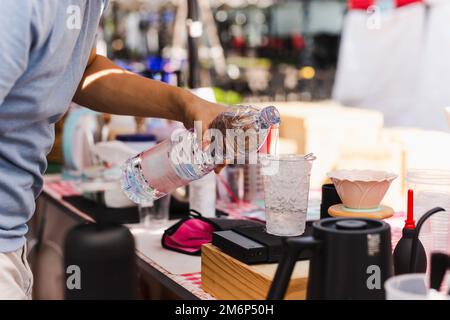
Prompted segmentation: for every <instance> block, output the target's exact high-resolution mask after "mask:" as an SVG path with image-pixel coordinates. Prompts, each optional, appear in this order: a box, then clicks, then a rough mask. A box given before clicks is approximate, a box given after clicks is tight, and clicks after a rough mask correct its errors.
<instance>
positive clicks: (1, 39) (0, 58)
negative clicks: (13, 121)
mask: <svg viewBox="0 0 450 320" xmlns="http://www.w3.org/2000/svg"><path fill="white" fill-rule="evenodd" d="M1 2H2V3H1V9H0V107H1V105H2V104H3V102H4V100H5V97H6V96H7V95H8V93H9V92H10V91H11V88H13V86H14V84H15V83H16V81H17V79H19V78H20V76H21V75H22V74H23V73H24V72H25V70H26V68H27V65H28V58H29V54H30V49H31V45H32V39H31V16H32V6H31V4H30V3H31V2H32V1H29V0H1Z"/></svg>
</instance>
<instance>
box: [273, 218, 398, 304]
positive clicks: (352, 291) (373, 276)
mask: <svg viewBox="0 0 450 320" xmlns="http://www.w3.org/2000/svg"><path fill="white" fill-rule="evenodd" d="M306 250H311V252H312V257H311V260H310V264H309V276H308V289H307V299H313V300H314V299H318V300H323V299H325V300H326V299H338V300H342V299H343V300H353V299H357V300H359V299H362V300H365V299H384V298H385V292H384V282H385V281H386V280H387V279H388V278H389V277H391V276H392V275H393V270H392V269H393V268H392V247H391V232H390V227H389V225H388V224H387V223H385V222H383V221H379V220H373V219H364V218H328V219H323V220H319V221H316V222H314V223H313V232H312V236H311V237H292V238H287V239H285V249H284V252H283V256H282V259H281V260H280V264H279V265H278V269H277V271H276V274H275V277H274V280H273V282H272V286H271V288H270V290H269V294H268V297H267V298H268V299H269V300H278V299H283V298H284V295H285V293H286V290H287V287H288V284H289V280H290V277H291V275H292V272H293V270H294V266H295V263H296V262H297V260H298V257H299V255H300V254H301V253H302V252H304V251H306Z"/></svg>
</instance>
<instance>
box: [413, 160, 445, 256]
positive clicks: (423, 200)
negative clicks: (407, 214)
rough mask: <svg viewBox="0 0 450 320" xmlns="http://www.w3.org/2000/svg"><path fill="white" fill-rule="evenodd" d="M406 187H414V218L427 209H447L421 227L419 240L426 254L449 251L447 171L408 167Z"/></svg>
mask: <svg viewBox="0 0 450 320" xmlns="http://www.w3.org/2000/svg"><path fill="white" fill-rule="evenodd" d="M407 182H408V189H412V190H413V191H414V220H416V222H417V221H418V220H419V219H420V217H421V216H422V215H423V214H424V213H425V212H427V211H428V210H430V209H432V208H435V207H442V208H444V209H445V210H446V211H445V212H439V213H436V214H435V215H433V216H432V217H431V218H430V219H429V220H428V221H427V222H426V223H425V224H424V225H423V227H422V229H421V232H420V240H421V241H422V243H423V245H424V247H425V250H426V252H427V255H428V257H429V256H430V254H431V252H435V251H441V252H447V253H450V171H449V170H418V169H413V170H409V171H408V173H407Z"/></svg>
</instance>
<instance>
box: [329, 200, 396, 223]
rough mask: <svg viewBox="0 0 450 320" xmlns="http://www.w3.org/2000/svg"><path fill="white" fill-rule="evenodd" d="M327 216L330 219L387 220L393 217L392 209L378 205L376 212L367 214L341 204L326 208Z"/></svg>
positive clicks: (371, 211) (372, 211)
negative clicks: (330, 217)
mask: <svg viewBox="0 0 450 320" xmlns="http://www.w3.org/2000/svg"><path fill="white" fill-rule="evenodd" d="M328 214H329V215H330V216H332V217H347V218H369V219H378V220H382V219H387V218H390V217H392V216H393V215H394V209H392V208H391V207H388V206H385V205H380V208H379V209H378V210H370V211H367V212H364V211H357V210H354V211H353V210H351V211H349V210H348V209H346V208H345V206H344V205H343V204H342V203H341V204H335V205H334V206H331V207H330V208H328Z"/></svg>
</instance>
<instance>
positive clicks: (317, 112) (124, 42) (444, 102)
mask: <svg viewBox="0 0 450 320" xmlns="http://www.w3.org/2000/svg"><path fill="white" fill-rule="evenodd" d="M449 18H450V1H448V0H440V1H438V0H428V1H422V0H348V1H345V0H290V1H288V0H284V1H281V0H247V1H244V0H228V1H221V0H196V1H193V0H171V1H163V0H157V1H156V0H153V1H144V0H121V1H119V0H112V1H110V4H109V6H108V8H107V11H106V12H105V14H104V17H103V20H102V22H101V26H100V29H99V31H98V37H97V42H98V43H97V48H98V53H99V54H103V55H106V56H108V57H110V58H112V59H113V60H115V61H116V62H117V63H118V64H119V65H121V66H123V67H124V68H126V69H128V70H130V71H133V72H136V73H139V74H141V75H143V76H145V77H149V78H152V79H156V80H160V81H164V82H166V83H169V84H172V85H176V86H181V87H186V88H190V89H198V88H201V89H202V90H203V89H204V90H206V91H202V92H203V93H202V95H203V96H205V95H206V96H207V97H208V98H210V99H212V100H215V101H217V102H219V103H224V104H252V105H256V106H267V105H274V106H276V107H277V108H278V109H279V110H280V112H281V114H282V126H281V128H280V142H279V151H280V152H283V153H303V154H305V153H308V152H314V153H315V154H316V155H317V157H318V159H319V161H317V165H315V167H314V171H313V174H312V186H313V187H314V188H317V189H319V188H320V186H321V185H322V183H324V182H325V180H326V178H325V177H326V172H328V171H330V170H333V169H342V168H371V169H382V170H388V171H393V172H395V173H398V174H399V175H400V179H397V181H396V183H395V185H394V187H393V188H392V189H391V191H390V193H389V195H388V198H389V199H388V203H389V202H390V203H391V204H393V205H395V206H397V207H399V206H400V205H401V203H402V201H403V200H402V199H404V197H403V196H404V194H405V191H406V180H405V179H406V174H407V171H408V169H411V168H419V169H449V166H450V135H449V126H448V123H447V116H446V113H445V107H446V106H450V90H449V89H450V59H449V58H448V57H449V56H450V19H449ZM205 92H206V93H205ZM77 108H78V107H74V108H72V111H73V109H77ZM69 115H70V113H69ZM65 119H66V118H65ZM65 119H63V121H62V122H61V123H60V124H59V125H58V132H59V133H62V132H63V125H64V121H65ZM100 122H101V123H102V124H103V125H105V124H107V125H108V130H109V132H110V136H109V138H113V137H114V136H115V135H117V134H126V133H136V132H146V133H152V134H154V135H155V136H156V139H157V140H158V141H160V140H162V139H164V138H165V137H167V136H168V134H170V132H171V130H173V128H175V127H177V126H179V124H175V123H172V122H169V121H165V120H161V119H133V118H130V117H118V116H112V117H111V116H109V115H102V118H101V120H100ZM58 136H59V139H58V140H57V143H56V144H55V148H54V150H53V152H52V154H51V155H50V156H49V160H50V162H51V166H50V168H49V172H54V171H59V170H61V168H62V166H63V158H65V159H66V163H67V160H68V159H70V161H69V162H71V163H72V164H73V166H75V167H77V168H78V169H79V168H81V167H83V166H86V165H87V164H89V161H90V157H88V156H86V154H85V153H83V150H77V151H76V152H75V151H74V152H72V151H73V150H71V151H70V152H69V153H70V154H69V155H65V156H64V155H63V153H64V152H63V149H64V147H63V145H64V143H63V142H62V135H58ZM66 136H67V135H66ZM71 141H72V140H69V142H68V143H71ZM66 149H68V148H66ZM66 153H67V152H66ZM72 158H76V160H73V159H72ZM72 160H73V161H72ZM83 161H84V162H83Z"/></svg>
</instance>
